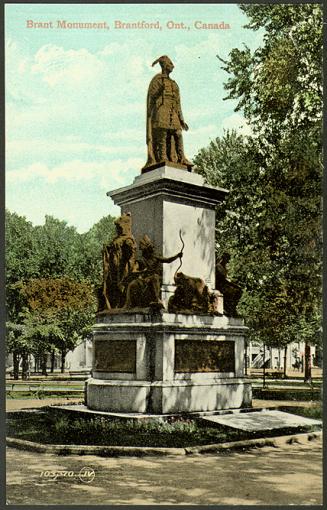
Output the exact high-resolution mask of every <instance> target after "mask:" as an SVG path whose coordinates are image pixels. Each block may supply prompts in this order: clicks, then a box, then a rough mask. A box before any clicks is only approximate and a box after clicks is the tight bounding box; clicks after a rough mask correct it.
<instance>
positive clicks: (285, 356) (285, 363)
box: [283, 345, 287, 379]
mask: <svg viewBox="0 0 327 510" xmlns="http://www.w3.org/2000/svg"><path fill="white" fill-rule="evenodd" d="M286 371H287V345H285V347H284V373H283V377H284V379H286V378H287V372H286Z"/></svg>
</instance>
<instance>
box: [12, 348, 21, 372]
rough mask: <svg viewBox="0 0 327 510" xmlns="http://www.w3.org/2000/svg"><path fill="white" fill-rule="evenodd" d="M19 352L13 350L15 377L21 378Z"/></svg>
mask: <svg viewBox="0 0 327 510" xmlns="http://www.w3.org/2000/svg"><path fill="white" fill-rule="evenodd" d="M19 358H20V356H19V354H18V353H17V352H13V365H14V379H19Z"/></svg>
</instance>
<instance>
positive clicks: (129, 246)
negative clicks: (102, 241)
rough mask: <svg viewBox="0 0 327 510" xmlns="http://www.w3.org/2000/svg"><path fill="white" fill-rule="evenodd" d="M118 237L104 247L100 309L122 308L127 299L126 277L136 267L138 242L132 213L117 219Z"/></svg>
mask: <svg viewBox="0 0 327 510" xmlns="http://www.w3.org/2000/svg"><path fill="white" fill-rule="evenodd" d="M115 227H116V237H115V238H114V239H113V241H112V242H111V243H110V244H109V245H108V246H106V245H104V247H103V291H102V302H101V301H100V305H99V311H101V310H111V309H112V308H121V307H122V306H123V305H124V303H125V299H126V291H127V285H126V278H127V276H128V275H129V274H130V273H131V272H132V271H133V270H134V269H135V262H136V261H135V255H136V242H135V239H134V237H133V235H132V230H131V228H132V218H131V214H130V213H126V214H123V215H122V216H120V217H119V218H117V220H116V221H115Z"/></svg>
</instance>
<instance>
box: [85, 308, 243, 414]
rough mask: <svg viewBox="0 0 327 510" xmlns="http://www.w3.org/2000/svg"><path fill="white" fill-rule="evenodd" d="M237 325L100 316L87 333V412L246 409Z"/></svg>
mask: <svg viewBox="0 0 327 510" xmlns="http://www.w3.org/2000/svg"><path fill="white" fill-rule="evenodd" d="M245 330H246V328H245V327H244V324H243V321H242V320H241V319H229V318H227V317H224V316H220V317H214V316H210V315H184V314H183V315H182V314H169V313H166V312H163V313H160V314H156V315H152V314H150V313H132V312H131V313H124V314H119V313H116V314H107V315H102V316H101V317H99V321H98V323H97V324H96V326H95V327H94V331H93V336H94V340H93V342H94V343H93V353H94V354H93V370H92V378H91V379H89V380H88V382H87V406H88V408H89V409H94V410H99V411H112V412H138V413H156V414H163V413H180V412H193V411H214V410H218V409H226V408H240V407H248V406H250V405H251V384H250V383H249V382H248V381H247V380H245V379H244V377H243V375H244V374H243V360H244V333H245Z"/></svg>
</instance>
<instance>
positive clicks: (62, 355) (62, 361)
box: [60, 351, 67, 374]
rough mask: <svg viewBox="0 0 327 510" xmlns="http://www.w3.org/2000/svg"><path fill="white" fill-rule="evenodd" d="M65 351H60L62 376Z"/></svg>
mask: <svg viewBox="0 0 327 510" xmlns="http://www.w3.org/2000/svg"><path fill="white" fill-rule="evenodd" d="M66 354H67V353H66V351H61V369H60V371H61V373H62V374H63V373H64V371H65V360H66Z"/></svg>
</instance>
